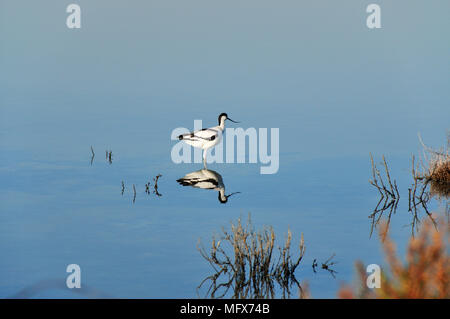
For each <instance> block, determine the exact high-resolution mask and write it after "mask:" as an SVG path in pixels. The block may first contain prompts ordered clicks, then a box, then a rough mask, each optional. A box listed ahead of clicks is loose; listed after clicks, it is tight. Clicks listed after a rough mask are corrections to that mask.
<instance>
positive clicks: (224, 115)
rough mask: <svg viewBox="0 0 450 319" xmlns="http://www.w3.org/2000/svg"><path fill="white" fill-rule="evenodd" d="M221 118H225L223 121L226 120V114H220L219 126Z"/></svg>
mask: <svg viewBox="0 0 450 319" xmlns="http://www.w3.org/2000/svg"><path fill="white" fill-rule="evenodd" d="M223 117H224V118H225V120H226V119H228V115H227V113H222V114H220V115H219V124H220V122H221V120H222V118H223Z"/></svg>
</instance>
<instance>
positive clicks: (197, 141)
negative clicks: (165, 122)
mask: <svg viewBox="0 0 450 319" xmlns="http://www.w3.org/2000/svg"><path fill="white" fill-rule="evenodd" d="M223 130H224V127H221V126H220V125H217V126H214V127H210V128H206V129H202V130H198V131H194V132H192V133H188V134H184V135H183V141H185V142H186V144H189V145H191V146H193V147H196V148H201V149H202V150H207V149H209V148H211V147H214V146H216V145H217V144H219V143H220V141H221V140H222V133H223Z"/></svg>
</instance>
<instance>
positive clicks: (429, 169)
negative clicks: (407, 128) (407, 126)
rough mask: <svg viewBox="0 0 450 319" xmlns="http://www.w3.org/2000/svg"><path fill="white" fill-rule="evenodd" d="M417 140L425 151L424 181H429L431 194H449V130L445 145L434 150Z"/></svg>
mask: <svg viewBox="0 0 450 319" xmlns="http://www.w3.org/2000/svg"><path fill="white" fill-rule="evenodd" d="M419 140H420V142H421V144H422V146H423V148H424V150H425V151H426V152H424V158H425V162H426V163H427V165H424V173H423V174H422V175H423V178H424V183H428V182H429V183H430V193H431V195H434V196H437V197H440V198H442V197H446V198H448V197H449V195H450V153H449V147H450V131H449V133H448V134H447V147H446V148H441V149H439V150H434V149H432V148H431V147H428V146H427V145H425V144H424V143H423V141H422V139H421V138H420V135H419Z"/></svg>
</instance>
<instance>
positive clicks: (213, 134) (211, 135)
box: [181, 127, 219, 141]
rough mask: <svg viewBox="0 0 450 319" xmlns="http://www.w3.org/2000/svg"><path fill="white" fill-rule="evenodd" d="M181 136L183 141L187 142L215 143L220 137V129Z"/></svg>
mask: <svg viewBox="0 0 450 319" xmlns="http://www.w3.org/2000/svg"><path fill="white" fill-rule="evenodd" d="M181 136H182V139H183V140H187V141H213V140H215V139H216V138H217V137H218V136H219V129H218V128H215V127H212V128H204V129H201V130H198V131H194V132H191V133H187V134H183V135H181Z"/></svg>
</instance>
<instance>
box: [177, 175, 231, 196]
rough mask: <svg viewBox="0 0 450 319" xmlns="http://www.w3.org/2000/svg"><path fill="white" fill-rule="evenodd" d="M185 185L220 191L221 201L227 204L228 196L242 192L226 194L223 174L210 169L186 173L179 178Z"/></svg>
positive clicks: (179, 181)
mask: <svg viewBox="0 0 450 319" xmlns="http://www.w3.org/2000/svg"><path fill="white" fill-rule="evenodd" d="M177 182H178V183H180V184H181V185H183V186H191V187H194V188H202V189H211V190H216V191H218V194H219V196H218V198H219V202H221V203H222V204H225V203H226V202H227V201H228V198H229V197H230V196H232V195H234V194H238V193H240V192H236V193H231V194H229V195H225V185H224V184H223V179H222V176H221V175H220V174H219V173H217V172H215V171H212V170H209V169H201V170H199V171H195V172H192V173H188V174H186V175H185V176H184V177H182V178H180V179H178V180H177Z"/></svg>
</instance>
